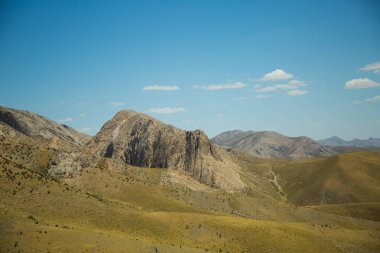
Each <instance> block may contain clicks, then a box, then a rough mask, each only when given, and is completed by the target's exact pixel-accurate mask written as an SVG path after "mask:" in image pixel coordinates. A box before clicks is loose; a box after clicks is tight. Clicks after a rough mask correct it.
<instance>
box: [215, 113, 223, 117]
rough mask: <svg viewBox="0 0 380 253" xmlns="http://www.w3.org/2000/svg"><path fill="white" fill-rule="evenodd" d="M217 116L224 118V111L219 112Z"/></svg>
mask: <svg viewBox="0 0 380 253" xmlns="http://www.w3.org/2000/svg"><path fill="white" fill-rule="evenodd" d="M216 117H217V118H222V117H224V114H223V113H218V114H217V115H216Z"/></svg>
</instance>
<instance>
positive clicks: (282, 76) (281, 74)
mask: <svg viewBox="0 0 380 253" xmlns="http://www.w3.org/2000/svg"><path fill="white" fill-rule="evenodd" d="M291 78H293V75H292V74H290V73H286V72H285V71H284V70H282V69H276V70H274V71H272V72H270V73H267V74H265V75H264V76H263V77H262V78H260V80H261V81H277V80H287V79H291Z"/></svg>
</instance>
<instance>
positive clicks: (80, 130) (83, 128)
mask: <svg viewBox="0 0 380 253" xmlns="http://www.w3.org/2000/svg"><path fill="white" fill-rule="evenodd" d="M91 130H92V128H91V127H82V128H78V129H77V131H79V132H82V133H88V132H90V131H91Z"/></svg>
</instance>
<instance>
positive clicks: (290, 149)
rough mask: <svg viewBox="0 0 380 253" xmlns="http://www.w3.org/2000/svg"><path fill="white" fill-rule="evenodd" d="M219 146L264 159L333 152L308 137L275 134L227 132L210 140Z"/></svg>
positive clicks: (301, 156) (300, 157)
mask: <svg viewBox="0 0 380 253" xmlns="http://www.w3.org/2000/svg"><path fill="white" fill-rule="evenodd" d="M212 141H213V142H214V143H216V144H218V145H221V146H228V147H232V148H236V149H238V150H240V151H243V152H246V153H248V154H251V155H254V156H258V157H266V158H286V159H303V158H307V157H319V156H329V155H332V154H333V152H332V151H331V150H330V149H328V148H326V147H323V146H322V145H320V144H319V143H318V142H316V141H314V140H312V139H310V138H308V137H287V136H284V135H281V134H279V133H276V132H269V131H264V132H254V131H247V132H243V131H240V130H234V131H228V132H224V133H221V134H220V135H218V136H216V137H214V138H212Z"/></svg>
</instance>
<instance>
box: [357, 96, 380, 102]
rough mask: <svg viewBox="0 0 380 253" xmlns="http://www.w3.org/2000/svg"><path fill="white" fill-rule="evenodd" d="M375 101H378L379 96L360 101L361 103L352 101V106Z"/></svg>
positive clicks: (379, 99)
mask: <svg viewBox="0 0 380 253" xmlns="http://www.w3.org/2000/svg"><path fill="white" fill-rule="evenodd" d="M377 101H380V96H374V97H371V98H366V99H364V100H361V101H357V100H356V101H354V104H363V103H370V102H377Z"/></svg>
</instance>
